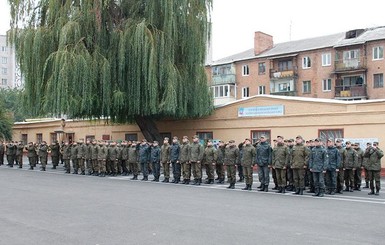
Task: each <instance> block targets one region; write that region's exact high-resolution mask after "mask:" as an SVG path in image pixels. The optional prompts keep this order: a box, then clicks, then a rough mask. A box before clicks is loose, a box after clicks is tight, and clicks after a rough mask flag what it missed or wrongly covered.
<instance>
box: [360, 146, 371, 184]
mask: <svg viewBox="0 0 385 245" xmlns="http://www.w3.org/2000/svg"><path fill="white" fill-rule="evenodd" d="M370 147H372V143H370V142H368V143H366V148H365V151H366V150H368V149H369V148H370ZM368 162H369V156H367V155H365V153H364V159H363V160H362V168H363V169H364V171H365V186H364V189H369V170H368Z"/></svg>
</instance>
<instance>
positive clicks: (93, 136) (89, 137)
mask: <svg viewBox="0 0 385 245" xmlns="http://www.w3.org/2000/svg"><path fill="white" fill-rule="evenodd" d="M94 139H95V135H86V142H87V141H89V142H92V141H93V140H94Z"/></svg>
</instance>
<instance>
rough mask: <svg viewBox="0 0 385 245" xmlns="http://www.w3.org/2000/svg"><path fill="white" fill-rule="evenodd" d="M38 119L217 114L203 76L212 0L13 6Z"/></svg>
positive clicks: (41, 0)
mask: <svg viewBox="0 0 385 245" xmlns="http://www.w3.org/2000/svg"><path fill="white" fill-rule="evenodd" d="M8 2H9V4H10V6H11V19H12V20H11V27H12V29H11V31H10V33H9V35H8V36H9V40H10V41H11V43H13V44H14V45H15V46H16V56H17V61H18V62H19V64H20V69H21V72H22V75H23V77H24V79H25V90H26V98H25V101H26V102H27V103H26V105H27V106H28V108H29V110H30V111H31V113H32V114H33V115H36V116H38V115H44V114H47V113H49V114H54V115H61V114H66V115H69V116H70V117H72V118H110V119H111V120H112V121H114V122H136V123H137V124H138V126H139V127H140V128H141V130H142V132H143V134H144V136H145V137H146V138H147V139H149V140H154V139H159V137H160V135H159V132H158V130H157V128H156V124H155V120H158V119H161V118H175V119H182V118H193V117H202V116H205V115H208V114H210V113H211V111H212V108H213V106H212V98H211V94H210V92H209V89H208V86H207V77H206V74H205V71H204V60H205V55H206V42H207V40H208V35H209V24H208V23H209V17H210V10H211V7H212V0H8Z"/></svg>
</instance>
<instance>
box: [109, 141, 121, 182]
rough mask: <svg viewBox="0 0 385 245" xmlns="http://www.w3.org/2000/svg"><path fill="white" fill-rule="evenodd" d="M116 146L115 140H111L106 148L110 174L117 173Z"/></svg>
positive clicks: (115, 174)
mask: <svg viewBox="0 0 385 245" xmlns="http://www.w3.org/2000/svg"><path fill="white" fill-rule="evenodd" d="M118 153H119V152H118V148H117V146H116V142H111V143H110V147H108V149H107V156H108V157H107V159H108V161H109V163H110V175H112V176H117V175H118Z"/></svg>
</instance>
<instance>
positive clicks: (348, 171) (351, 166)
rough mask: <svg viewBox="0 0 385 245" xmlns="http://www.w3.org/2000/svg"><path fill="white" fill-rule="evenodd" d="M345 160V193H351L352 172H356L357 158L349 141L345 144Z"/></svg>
mask: <svg viewBox="0 0 385 245" xmlns="http://www.w3.org/2000/svg"><path fill="white" fill-rule="evenodd" d="M346 153H347V158H346V160H345V162H344V171H345V191H350V192H353V189H354V171H355V170H356V166H357V162H358V157H357V153H356V151H355V150H354V149H353V147H352V144H351V142H350V141H347V142H346Z"/></svg>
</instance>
